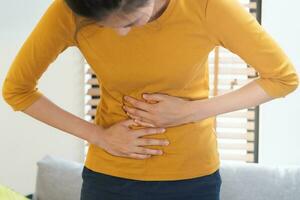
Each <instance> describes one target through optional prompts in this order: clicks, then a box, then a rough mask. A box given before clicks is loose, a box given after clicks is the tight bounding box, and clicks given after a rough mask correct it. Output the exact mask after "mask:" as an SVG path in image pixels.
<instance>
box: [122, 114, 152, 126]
mask: <svg viewBox="0 0 300 200" xmlns="http://www.w3.org/2000/svg"><path fill="white" fill-rule="evenodd" d="M126 114H127V115H128V116H129V117H131V118H132V119H133V120H134V121H135V122H136V123H139V124H142V123H144V125H147V126H150V127H155V125H154V124H153V123H152V121H150V120H148V119H146V118H143V117H139V116H135V115H132V114H130V113H126Z"/></svg>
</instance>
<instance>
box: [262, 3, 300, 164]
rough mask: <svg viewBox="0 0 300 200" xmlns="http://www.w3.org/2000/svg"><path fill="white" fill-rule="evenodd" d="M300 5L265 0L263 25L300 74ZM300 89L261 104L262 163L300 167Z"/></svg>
mask: <svg viewBox="0 0 300 200" xmlns="http://www.w3.org/2000/svg"><path fill="white" fill-rule="evenodd" d="M299 9H300V2H299V1H298V0H288V1H273V0H263V5H262V25H263V26H264V27H265V29H266V30H267V31H268V32H269V33H270V34H271V35H272V36H273V38H274V39H275V40H276V41H277V42H278V43H279V44H280V45H281V47H282V48H283V49H284V50H285V51H286V53H287V55H288V56H289V57H290V58H291V60H292V61H293V63H294V64H295V67H296V68H297V71H298V73H299V72H300V56H299V53H300V37H299V36H300V12H299ZM299 102H300V89H299V88H298V89H297V90H296V91H295V92H293V93H291V94H289V95H288V96H286V98H283V99H277V100H273V101H271V102H268V103H265V104H263V105H261V106H260V107H261V117H260V143H259V148H260V152H259V162H261V163H265V164H292V165H300V145H299V143H300V117H299V116H300V103H299Z"/></svg>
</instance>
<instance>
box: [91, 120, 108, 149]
mask: <svg viewBox="0 0 300 200" xmlns="http://www.w3.org/2000/svg"><path fill="white" fill-rule="evenodd" d="M104 131H105V129H104V128H103V127H102V126H100V125H97V124H92V127H91V129H90V130H89V136H88V140H87V141H88V142H89V143H90V144H94V145H97V146H101V147H102V146H103V144H104V136H105V134H104Z"/></svg>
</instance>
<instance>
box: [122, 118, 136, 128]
mask: <svg viewBox="0 0 300 200" xmlns="http://www.w3.org/2000/svg"><path fill="white" fill-rule="evenodd" d="M122 124H123V125H124V126H126V127H129V126H132V125H135V126H138V124H137V123H136V122H135V121H134V120H133V119H127V120H124V121H123V122H122Z"/></svg>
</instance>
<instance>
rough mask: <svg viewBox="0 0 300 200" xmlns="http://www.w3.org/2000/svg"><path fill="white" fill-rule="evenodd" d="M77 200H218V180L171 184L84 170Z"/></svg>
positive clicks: (216, 174)
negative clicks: (79, 195)
mask: <svg viewBox="0 0 300 200" xmlns="http://www.w3.org/2000/svg"><path fill="white" fill-rule="evenodd" d="M82 179H83V183H82V188H81V197H80V200H141V199H143V200H219V199H220V189H221V183H222V179H221V176H220V173H219V170H217V171H216V172H214V173H213V174H210V175H207V176H202V177H197V178H192V179H185V180H175V181H174V180H173V181H141V180H132V179H126V178H121V177H116V176H110V175H107V174H103V173H98V172H94V171H92V170H90V169H88V168H86V167H85V166H84V168H83V171H82Z"/></svg>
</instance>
